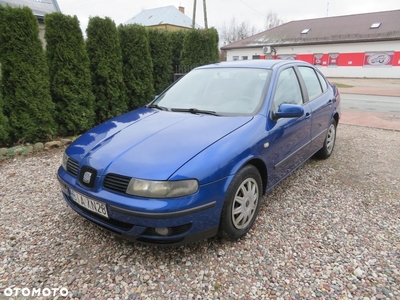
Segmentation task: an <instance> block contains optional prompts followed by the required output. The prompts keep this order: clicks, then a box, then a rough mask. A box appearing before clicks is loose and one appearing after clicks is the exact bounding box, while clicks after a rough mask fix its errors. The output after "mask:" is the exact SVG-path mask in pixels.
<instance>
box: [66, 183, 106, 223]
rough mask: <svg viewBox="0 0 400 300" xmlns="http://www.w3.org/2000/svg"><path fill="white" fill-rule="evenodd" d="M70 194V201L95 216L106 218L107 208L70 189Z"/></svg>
mask: <svg viewBox="0 0 400 300" xmlns="http://www.w3.org/2000/svg"><path fill="white" fill-rule="evenodd" d="M70 192H71V199H72V200H74V201H75V202H76V203H78V204H79V205H80V206H83V207H84V208H86V209H88V210H90V211H92V212H94V213H96V214H99V215H101V216H103V217H106V218H108V213H107V207H106V205H105V204H104V203H102V202H99V201H97V200H93V199H91V198H88V197H86V196H83V195H82V194H80V193H78V192H76V191H74V190H71V189H70Z"/></svg>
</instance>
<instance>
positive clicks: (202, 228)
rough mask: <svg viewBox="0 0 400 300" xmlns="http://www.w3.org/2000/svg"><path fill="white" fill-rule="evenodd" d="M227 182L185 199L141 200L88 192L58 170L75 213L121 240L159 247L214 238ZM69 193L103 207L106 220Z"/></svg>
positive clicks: (116, 194) (219, 183)
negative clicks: (160, 230)
mask: <svg viewBox="0 0 400 300" xmlns="http://www.w3.org/2000/svg"><path fill="white" fill-rule="evenodd" d="M230 179H231V178H230V177H228V178H224V179H222V180H219V181H216V182H213V183H210V184H207V185H203V186H200V188H199V191H198V192H197V193H196V194H194V195H190V196H187V197H180V198H176V199H143V198H135V197H132V196H129V195H124V194H120V193H114V192H110V191H107V190H103V189H100V190H98V191H92V190H88V189H86V188H85V187H82V186H80V185H79V183H78V182H77V180H76V178H75V177H74V176H72V175H70V174H69V173H67V172H66V171H65V170H64V169H63V168H62V167H60V168H59V170H58V180H59V182H60V185H61V189H62V195H63V197H64V200H65V201H66V202H67V203H68V205H69V206H70V207H71V208H72V209H73V210H75V211H76V212H77V213H79V214H80V215H82V216H83V217H84V218H86V219H88V220H90V221H92V222H93V223H95V224H97V225H99V226H101V227H103V228H105V229H107V230H109V231H111V232H113V233H115V234H117V235H119V236H121V237H123V238H127V239H130V240H136V241H139V242H142V243H146V244H158V245H182V244H187V243H192V242H195V241H199V240H202V239H206V238H209V237H212V236H214V235H216V234H217V231H218V226H219V220H220V215H221V211H222V206H223V203H224V199H225V189H226V187H227V186H228V185H229V184H228V181H229V180H230ZM71 189H73V190H75V191H77V192H79V193H81V194H83V195H85V196H86V197H89V198H91V199H93V200H97V201H100V202H103V203H105V204H106V206H107V212H108V216H109V218H106V217H103V216H101V215H98V214H96V213H94V212H92V211H90V210H88V209H86V208H85V207H83V206H81V205H79V204H78V203H76V202H75V201H73V200H72V198H71V193H70V190H71ZM156 228H167V229H168V235H160V234H158V233H157V232H156V230H155V229H156Z"/></svg>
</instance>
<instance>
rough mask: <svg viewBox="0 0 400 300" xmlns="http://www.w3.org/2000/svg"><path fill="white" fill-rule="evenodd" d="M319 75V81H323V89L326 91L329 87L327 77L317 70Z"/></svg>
mask: <svg viewBox="0 0 400 300" xmlns="http://www.w3.org/2000/svg"><path fill="white" fill-rule="evenodd" d="M317 75H318V79H319V82H321V87H322V90H323V92H324V93H325V92H326V90H327V89H328V84H327V83H326V80H325V78H324V77H323V76H322V75H321V74H319V73H318V72H317Z"/></svg>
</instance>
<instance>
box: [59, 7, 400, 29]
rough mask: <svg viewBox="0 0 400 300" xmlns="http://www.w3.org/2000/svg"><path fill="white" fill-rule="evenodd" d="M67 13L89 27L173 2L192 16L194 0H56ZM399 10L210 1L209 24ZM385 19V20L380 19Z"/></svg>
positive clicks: (260, 22)
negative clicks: (99, 20)
mask: <svg viewBox="0 0 400 300" xmlns="http://www.w3.org/2000/svg"><path fill="white" fill-rule="evenodd" d="M57 1H58V4H59V6H60V9H61V11H62V12H63V13H64V14H68V15H76V16H77V17H78V18H79V21H80V23H81V27H82V28H83V29H85V28H86V26H87V23H88V20H89V17H90V16H93V17H94V16H100V17H110V18H111V19H113V20H114V21H115V23H116V24H117V25H119V24H121V23H123V22H125V21H127V20H129V19H130V18H132V17H134V16H135V15H137V14H138V13H140V12H141V11H142V10H145V9H151V8H157V7H163V6H168V5H174V6H175V7H179V6H183V7H185V13H186V15H188V16H189V17H190V18H192V16H193V3H194V1H193V0H168V1H166V0H143V1H137V0H57ZM395 9H400V0H327V1H326V0H304V1H298V0H276V1H270V0H207V16H208V26H209V27H215V28H217V29H220V28H221V27H222V26H223V24H224V22H225V23H226V24H227V25H228V24H229V23H230V21H231V20H232V18H235V19H236V21H237V22H238V23H241V22H246V23H249V24H251V25H254V26H255V27H256V28H257V29H258V31H263V30H264V22H265V16H266V15H267V14H268V12H270V11H272V12H274V13H276V14H277V15H278V17H279V18H280V19H282V20H283V21H284V22H289V21H293V20H303V19H312V18H323V17H326V16H327V15H328V16H340V15H349V14H359V13H367V12H376V11H385V10H395ZM196 11H197V13H196V23H198V24H199V25H201V26H204V14H203V0H197V10H196ZM377 21H382V20H377Z"/></svg>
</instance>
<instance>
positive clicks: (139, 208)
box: [58, 61, 340, 244]
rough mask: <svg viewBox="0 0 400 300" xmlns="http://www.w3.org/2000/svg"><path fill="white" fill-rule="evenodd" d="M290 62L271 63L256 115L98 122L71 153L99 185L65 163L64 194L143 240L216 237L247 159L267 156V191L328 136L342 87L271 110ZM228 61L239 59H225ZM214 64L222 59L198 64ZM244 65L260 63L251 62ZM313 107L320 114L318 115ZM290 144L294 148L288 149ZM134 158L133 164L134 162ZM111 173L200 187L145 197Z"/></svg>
mask: <svg viewBox="0 0 400 300" xmlns="http://www.w3.org/2000/svg"><path fill="white" fill-rule="evenodd" d="M287 64H293V62H279V61H274V62H272V63H270V64H269V65H268V66H267V67H268V68H271V69H272V70H273V71H274V73H273V76H272V77H271V79H270V82H271V83H272V84H271V85H272V86H271V87H270V88H268V87H269V86H270V82H267V83H266V88H265V89H264V94H263V97H264V98H265V101H264V103H263V105H261V107H260V109H259V111H258V113H257V114H256V115H254V116H231V117H229V116H210V115H197V114H189V113H177V112H164V111H159V110H155V109H148V108H141V109H138V110H135V111H133V112H129V113H127V114H124V115H122V116H119V117H117V118H114V119H113V120H110V121H107V122H106V123H103V124H101V125H99V126H97V127H95V128H93V129H92V130H90V131H89V132H87V133H86V134H84V135H82V136H81V137H80V138H79V139H77V140H76V141H75V142H74V143H73V144H71V145H70V146H69V147H68V148H67V150H66V153H67V155H68V156H69V157H71V158H72V159H75V160H76V161H78V162H79V164H80V167H82V166H83V165H88V166H91V167H93V168H95V169H96V170H97V171H98V173H97V178H96V184H95V186H94V187H93V189H88V188H86V187H84V186H83V185H81V184H80V182H79V180H77V178H78V177H75V176H73V175H71V174H69V173H68V172H66V171H65V170H64V169H63V168H62V167H60V168H59V170H58V178H59V181H60V183H61V185H62V186H64V188H63V196H64V198H65V200H66V201H67V203H68V204H69V205H70V206H71V207H72V208H73V209H74V210H75V211H77V212H78V213H79V214H81V215H83V216H85V217H86V218H87V219H89V220H91V221H93V222H95V223H96V224H99V225H101V226H103V227H105V228H107V229H109V230H111V231H113V232H115V233H118V234H120V235H122V236H124V237H127V238H132V239H138V240H139V241H142V242H146V243H155V244H157V243H160V244H164V243H166V244H182V243H187V242H192V241H195V240H198V239H202V238H207V237H209V236H213V235H215V234H216V232H217V229H218V225H219V219H220V214H221V210H222V207H223V203H224V201H225V194H226V192H227V190H228V187H229V184H230V183H231V181H232V179H233V177H234V175H235V174H236V173H237V171H238V170H239V169H240V168H242V167H243V166H244V165H245V164H246V163H248V162H249V161H254V160H257V161H259V162H262V164H261V165H264V168H265V174H268V175H267V178H264V180H265V182H266V186H265V189H264V192H267V191H269V190H270V189H271V188H272V187H273V186H275V185H276V184H277V183H279V182H280V181H281V180H283V179H284V178H285V177H286V176H288V175H289V174H290V173H291V172H293V171H294V170H295V169H296V168H297V167H298V166H299V165H301V164H302V163H303V162H304V161H306V160H307V159H308V158H309V157H310V156H312V155H313V154H314V153H315V152H316V151H317V150H319V148H321V147H322V143H323V140H324V139H325V135H324V134H321V132H322V133H323V131H324V130H325V131H326V128H327V127H328V125H329V124H330V122H331V119H332V118H333V117H334V116H335V115H336V117H337V118H338V115H339V113H340V109H339V101H337V100H339V99H336V98H334V97H333V98H332V95H337V92H335V91H334V90H333V89H335V87H332V86H329V87H328V91H327V92H326V93H325V94H324V95H323V97H320V99H318V101H315V103H314V102H310V103H308V104H305V105H304V106H303V108H304V110H305V114H304V116H303V117H300V118H289V119H279V120H278V121H276V120H272V117H271V115H270V113H269V108H270V106H271V103H270V102H271V99H272V96H273V89H274V83H275V80H276V78H277V76H278V72H279V70H280V69H281V68H284V67H285V66H287ZM294 64H295V65H296V63H294ZM299 65H302V64H301V63H299ZM229 66H232V67H237V66H238V64H236V63H232V62H229V63H226V64H224V67H229ZM210 67H218V65H211V66H206V67H201V68H210ZM240 67H260V66H259V62H253V61H251V62H250V63H248V64H246V65H244V64H241V65H240ZM327 95H328V96H327ZM328 98H329V99H328ZM317 102H318V103H317ZM319 102H324V103H325V102H326V105H324V104H319ZM313 106H316V107H313ZM332 106H333V107H332ZM312 110H315V111H316V112H318V114H316V117H315V118H314V111H313V112H312V113H311V111H312ZM307 112H309V116H306V113H307ZM312 121H314V123H313V122H312ZM324 124H325V126H324ZM135 126H139V127H138V128H137V129H136V128H135ZM322 127H325V129H323V128H322ZM322 137H323V139H322ZM313 139H314V140H313ZM307 141H308V142H307ZM318 143H319V145H318ZM288 144H290V145H291V146H290V147H287V145H288ZM166 153H168V155H167V157H165V154H166ZM293 153H295V154H296V155H292V154H293ZM130 164H132V165H134V167H131V168H129V167H128V166H129V165H130ZM108 173H116V174H121V175H126V176H129V177H136V178H142V179H151V180H181V179H188V178H195V179H197V180H198V182H199V190H198V191H197V192H196V193H195V194H193V195H189V196H185V197H179V198H176V199H144V198H140V197H135V196H131V195H126V194H122V193H117V192H111V191H108V190H106V189H104V188H102V186H103V181H104V177H105V175H106V174H108ZM261 173H262V172H261ZM70 188H72V189H74V190H77V191H79V192H80V193H82V194H84V195H86V196H87V197H90V198H92V199H95V200H98V201H101V202H104V203H106V204H107V208H108V212H109V217H110V218H111V219H116V220H119V221H121V222H125V223H127V224H133V225H134V226H133V229H132V230H129V231H126V230H123V229H121V228H118V227H116V226H113V225H110V223H108V222H107V221H106V220H102V219H101V218H99V217H96V216H93V214H90V213H88V212H87V211H85V210H82V209H81V208H80V207H79V206H77V205H76V204H74V203H73V202H72V201H71V199H70V197H69V190H68V189H70ZM203 208H204V209H203ZM186 212H189V213H186ZM163 214H164V217H163ZM169 216H172V217H169ZM185 224H190V225H191V227H190V229H189V230H188V231H186V232H184V233H182V234H178V235H175V236H173V237H161V236H156V237H155V236H147V235H146V234H144V232H145V230H146V228H148V227H150V228H154V227H173V226H181V225H185Z"/></svg>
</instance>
